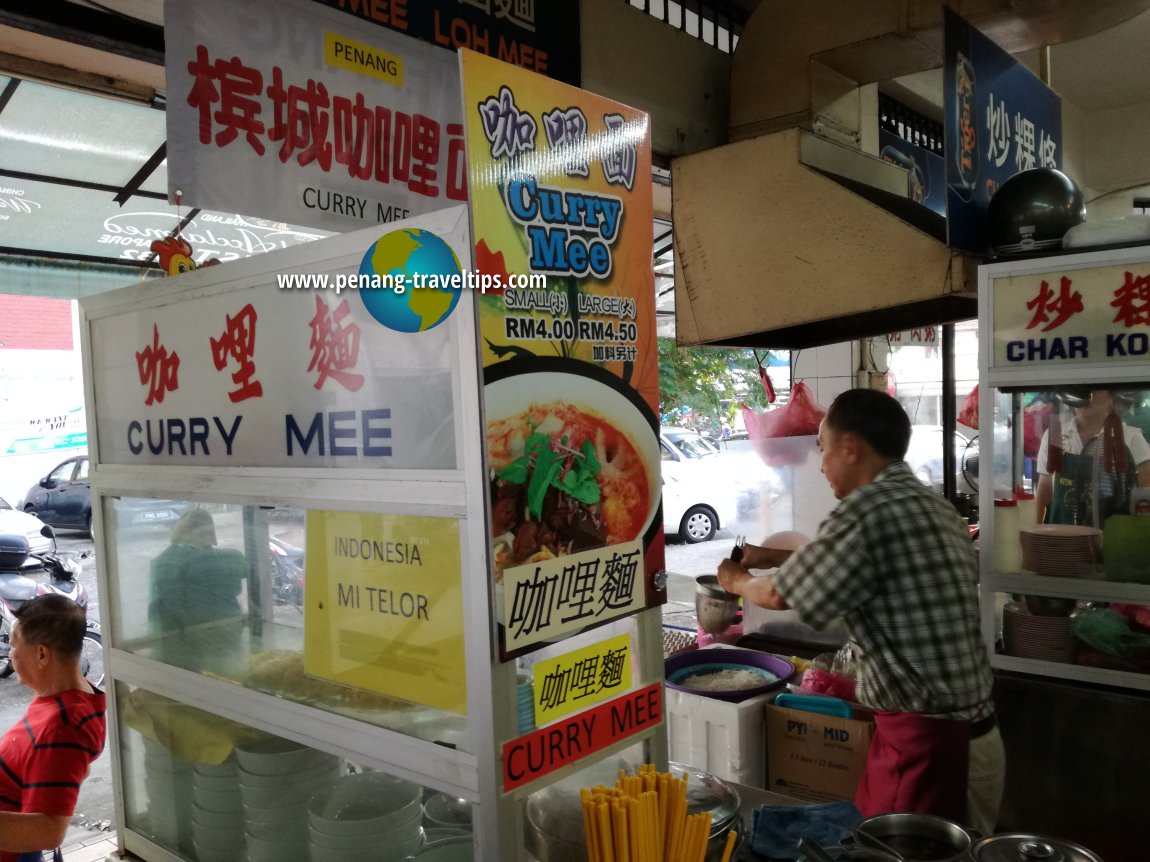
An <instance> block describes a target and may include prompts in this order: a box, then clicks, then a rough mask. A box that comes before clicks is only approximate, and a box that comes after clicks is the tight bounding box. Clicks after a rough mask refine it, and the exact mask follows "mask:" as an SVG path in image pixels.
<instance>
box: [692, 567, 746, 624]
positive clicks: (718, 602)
mask: <svg viewBox="0 0 1150 862" xmlns="http://www.w3.org/2000/svg"><path fill="white" fill-rule="evenodd" d="M738 611H739V597H738V596H736V595H735V594H734V593H728V592H727V591H726V590H724V589H723V588H722V587H720V586H719V579H718V578H717V577H716V576H715V575H699V576H698V577H697V578H695V615H696V616H698V618H699V627H700V628H701V629H702V630H703V631H705V632H706V633H707V634H711V635H717V634H722V633H723V632H724V631H726V630H727V629H728V628H729V627H730V625H731V623H733V622H734V621H735V615H736V614H737V613H738Z"/></svg>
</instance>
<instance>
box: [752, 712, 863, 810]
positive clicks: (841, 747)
mask: <svg viewBox="0 0 1150 862" xmlns="http://www.w3.org/2000/svg"><path fill="white" fill-rule="evenodd" d="M766 710H767V784H766V788H767V790H771V791H773V792H775V793H782V794H784V795H786V796H793V797H795V798H796V799H805V800H807V801H809V802H835V801H838V800H842V799H853V798H854V793H855V788H856V787H857V786H858V782H859V779H860V778H861V777H862V774H863V768H864V767H865V766H866V756H867V749H868V748H869V747H870V739H871V734H872V732H873V731H874V724H873V723H872V722H871V721H869V720H859V719H854V718H833V717H831V716H829V715H822V714H820V713H817V712H806V711H803V710H798V709H787V708H785V707H779V706H774V705H773V704H770V705H768V706H767V707H766Z"/></svg>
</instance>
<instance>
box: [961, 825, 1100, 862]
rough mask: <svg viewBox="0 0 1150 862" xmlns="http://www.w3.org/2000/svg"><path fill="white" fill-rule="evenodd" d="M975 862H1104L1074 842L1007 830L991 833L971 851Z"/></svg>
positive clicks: (971, 856)
mask: <svg viewBox="0 0 1150 862" xmlns="http://www.w3.org/2000/svg"><path fill="white" fill-rule="evenodd" d="M970 858H971V859H973V860H974V862H1102V859H1101V857H1099V856H1098V855H1096V854H1095V853H1092V852H1091V851H1089V850H1087V849H1086V848H1085V847H1081V846H1079V845H1078V844H1075V843H1073V842H1071V841H1063V840H1062V839H1061V838H1047V837H1045V836H1043V835H1028V834H1026V833H1022V832H1008V833H1005V834H1003V835H991V836H990V837H989V838H983V839H982V840H981V841H979V842H977V843H976V844H975V845H974V847H972V848H971V850H970Z"/></svg>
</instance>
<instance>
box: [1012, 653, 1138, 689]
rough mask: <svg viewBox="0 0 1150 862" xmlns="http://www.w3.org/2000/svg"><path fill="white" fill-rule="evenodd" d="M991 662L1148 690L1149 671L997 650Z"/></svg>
mask: <svg viewBox="0 0 1150 862" xmlns="http://www.w3.org/2000/svg"><path fill="white" fill-rule="evenodd" d="M990 664H991V666H992V667H995V668H998V669H1000V670H1010V671H1016V672H1018V673H1029V674H1034V675H1036V676H1049V677H1056V678H1057V679H1071V680H1075V681H1076V682H1092V683H1097V684H1099V685H1113V686H1119V687H1121V688H1133V689H1139V690H1141V691H1150V674H1145V673H1134V672H1132V671H1125V670H1110V669H1109V668H1101V667H1086V666H1085V665H1080V664H1064V663H1062V662H1056V661H1039V660H1038V659H1032V658H1019V657H1017V656H1012V655H1002V654H1000V653H998V654H995V655H992V656H991V657H990Z"/></svg>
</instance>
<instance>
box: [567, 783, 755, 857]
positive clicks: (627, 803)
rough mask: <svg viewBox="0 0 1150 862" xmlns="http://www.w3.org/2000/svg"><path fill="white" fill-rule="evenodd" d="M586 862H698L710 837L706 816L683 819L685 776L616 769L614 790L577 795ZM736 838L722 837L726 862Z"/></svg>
mask: <svg viewBox="0 0 1150 862" xmlns="http://www.w3.org/2000/svg"><path fill="white" fill-rule="evenodd" d="M579 796H580V798H581V799H582V801H583V830H584V832H585V833H586V835H587V860H588V862H703V860H704V859H705V858H706V855H707V839H708V838H709V837H710V835H711V812H709V811H705V812H702V813H700V814H687V776H686V775H684V776H683V777H682V778H681V779H679V778H675V777H674V776H673V775H671V773H669V772H659V773H656V772H655V767H654V765H652V764H650V763H647V764H644V765H643V766H642V767H640V769H639V773H638V774H637V775H627V773H626V771H624V770H619V780H618V781H616V782H615V786H614V787H607V786H606V785H603V784H600V785H599V786H598V787H592V788H588V787H584V788H583V789H582V790H580V791H579ZM737 840H738V834H737V833H735V832H733V831H732V832H730V833H728V835H727V845H726V848H725V850H724V852H723V862H729V860H730V858H731V853H732V851H733V850H734V847H735V842H736V841H737Z"/></svg>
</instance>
